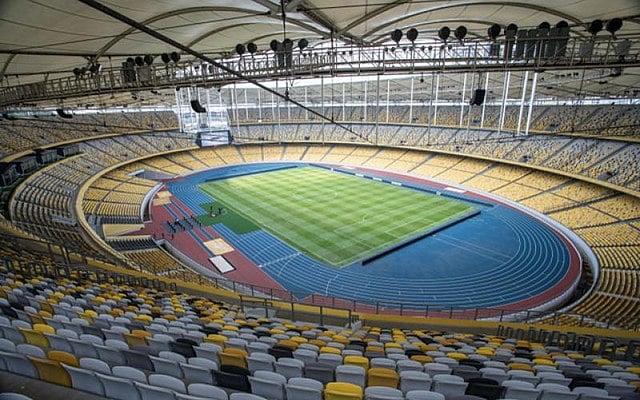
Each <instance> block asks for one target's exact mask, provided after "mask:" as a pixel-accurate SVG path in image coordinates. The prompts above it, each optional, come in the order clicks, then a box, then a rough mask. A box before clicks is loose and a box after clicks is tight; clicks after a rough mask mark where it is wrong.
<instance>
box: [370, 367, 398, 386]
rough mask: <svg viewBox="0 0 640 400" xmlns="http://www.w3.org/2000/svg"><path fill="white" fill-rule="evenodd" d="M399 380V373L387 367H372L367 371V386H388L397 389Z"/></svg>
mask: <svg viewBox="0 0 640 400" xmlns="http://www.w3.org/2000/svg"><path fill="white" fill-rule="evenodd" d="M399 381H400V377H399V376H398V373H397V372H396V371H393V370H390V369H387V368H371V369H369V371H367V386H387V387H390V388H394V389H397V388H398V382H399Z"/></svg>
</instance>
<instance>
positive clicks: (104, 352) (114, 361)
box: [93, 345, 127, 365]
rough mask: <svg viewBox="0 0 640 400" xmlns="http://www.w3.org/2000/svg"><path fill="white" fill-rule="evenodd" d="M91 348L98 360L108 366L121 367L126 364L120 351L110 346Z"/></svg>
mask: <svg viewBox="0 0 640 400" xmlns="http://www.w3.org/2000/svg"><path fill="white" fill-rule="evenodd" d="M93 347H94V348H95V349H96V353H97V354H98V358H99V359H101V360H103V361H105V362H106V363H108V364H111V365H122V364H126V362H127V359H126V358H125V356H124V354H122V351H120V350H119V349H116V348H113V347H110V346H100V345H94V346H93Z"/></svg>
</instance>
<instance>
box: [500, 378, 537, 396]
mask: <svg viewBox="0 0 640 400" xmlns="http://www.w3.org/2000/svg"><path fill="white" fill-rule="evenodd" d="M502 386H503V387H505V388H506V390H505V393H504V397H505V398H507V399H516V400H536V399H537V398H538V397H539V396H540V390H538V389H536V388H535V386H534V385H533V383H531V382H524V381H518V380H508V381H504V382H502Z"/></svg>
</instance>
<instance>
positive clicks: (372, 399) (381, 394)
mask: <svg viewBox="0 0 640 400" xmlns="http://www.w3.org/2000/svg"><path fill="white" fill-rule="evenodd" d="M364 398H365V400H404V395H403V394H402V392H401V391H400V390H398V389H393V388H390V387H386V386H369V387H367V388H366V389H364Z"/></svg>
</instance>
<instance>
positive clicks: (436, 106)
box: [433, 74, 440, 125]
mask: <svg viewBox="0 0 640 400" xmlns="http://www.w3.org/2000/svg"><path fill="white" fill-rule="evenodd" d="M439 90H440V74H438V75H436V98H435V105H434V107H433V125H437V124H438V92H439Z"/></svg>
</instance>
